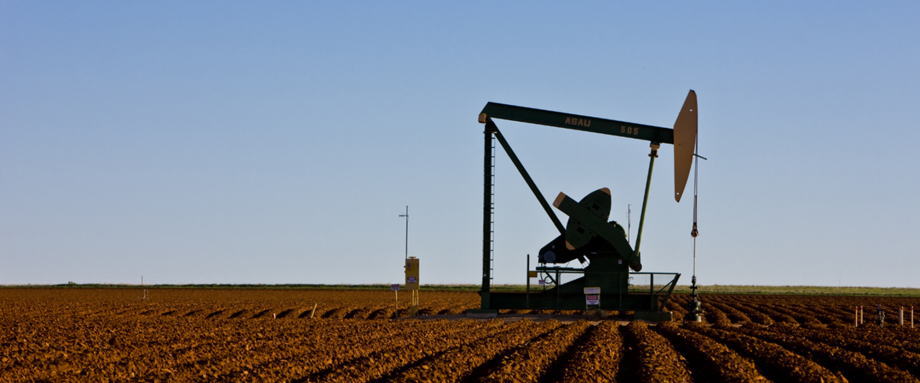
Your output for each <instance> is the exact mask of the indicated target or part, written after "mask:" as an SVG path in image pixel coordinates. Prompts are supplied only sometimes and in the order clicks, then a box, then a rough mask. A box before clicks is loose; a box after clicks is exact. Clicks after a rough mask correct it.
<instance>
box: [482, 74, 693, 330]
mask: <svg viewBox="0 0 920 383" xmlns="http://www.w3.org/2000/svg"><path fill="white" fill-rule="evenodd" d="M691 96H694V94H693V92H692V91H691V94H690V96H688V97H691ZM694 99H695V98H694ZM685 104H686V103H685ZM693 109H694V110H695V108H693ZM683 113H684V112H683V111H682V114H683ZM493 119H502V120H510V121H518V122H525V123H532V124H539V125H546V126H553V127H559V128H565V129H572V130H578V131H584V132H592V133H599V134H606V135H611V136H618V137H627V138H633V139H639V140H645V141H650V142H651V147H652V151H651V153H650V154H649V157H650V159H649V169H648V175H647V177H646V185H645V194H644V197H643V201H642V212H641V217H640V221H639V231H638V233H637V239H636V247H635V250H634V249H633V248H632V247H630V245H629V241H628V240H627V238H626V232H625V230H624V229H623V227H622V226H620V225H619V224H617V223H616V222H608V221H607V220H608V218H609V215H610V206H611V201H610V191H609V189H607V188H602V189H599V190H597V191H595V192H593V193H591V194H589V195H588V196H586V197H585V198H583V199H582V200H581V201H578V202H576V201H575V200H573V199H572V198H570V197H568V196H566V195H565V194H564V193H559V196H558V197H557V198H556V200H555V201H554V203H553V205H554V206H555V207H556V208H557V209H559V210H560V211H562V212H563V213H565V214H567V215H568V216H569V220H568V222H567V224H566V225H565V226H564V227H563V226H562V224H561V222H560V221H559V219H558V217H557V216H556V215H555V213H554V212H553V211H552V209H551V208H550V207H549V204H547V202H546V200H545V198H544V197H543V195H542V193H541V192H540V190H539V188H538V187H537V185H536V183H535V182H534V181H533V179H532V178H531V177H530V175H529V173H528V172H527V170H526V169H525V168H524V165H523V164H522V163H521V161H520V159H519V158H518V157H517V155H516V154H515V153H514V151H513V150H512V149H511V146H510V144H509V143H508V142H507V140H506V139H505V137H504V136H503V135H502V134H501V132H500V131H499V130H498V127H497V126H496V125H495V123H494V122H493ZM679 119H680V117H679ZM479 122H480V123H483V124H485V125H486V128H485V135H486V141H485V152H486V153H485V161H484V168H485V178H484V184H485V186H484V189H483V192H484V198H483V202H484V204H483V205H484V206H483V255H482V257H483V284H482V286H483V287H482V289H481V290H480V294H481V299H482V301H481V310H479V311H480V312H483V313H494V312H496V310H498V309H527V308H530V309H556V310H583V309H585V308H586V307H585V305H586V302H585V291H584V289H585V288H586V287H591V288H599V289H600V291H601V293H600V294H599V295H600V298H601V300H600V308H601V309H606V310H618V311H620V312H621V313H622V312H624V311H627V312H634V313H635V318H637V319H646V320H652V321H663V320H670V318H671V315H670V313H669V312H666V311H663V308H664V305H665V303H666V302H667V300H668V299H669V297H670V294H671V292H672V291H673V289H674V286H675V285H676V283H677V280H678V278H680V274H679V273H642V272H639V273H630V269H633V270H635V271H639V270H641V269H642V262H641V257H640V254H639V245H640V244H641V238H642V230H643V227H644V223H645V213H646V208H647V203H648V198H649V191H650V187H651V178H652V170H653V169H654V164H655V158H656V157H657V150H658V148H659V146H660V144H663V143H664V144H673V143H674V138H675V134H674V130H672V129H669V128H663V127H658V126H652V125H645V124H637V123H632V122H625V121H617V120H610V119H605V118H597V117H590V116H585V115H579V114H570V113H561V112H554V111H549V110H543V109H536V108H527V107H521V106H514V105H507V104H500V103H494V102H490V103H487V104H486V106H485V107H484V108H483V109H482V112H481V113H480V114H479ZM693 130H694V131H693V136H692V138H693V139H694V140H695V129H693ZM493 138H495V139H497V140H498V141H499V144H501V146H502V148H503V149H504V151H505V152H506V153H507V154H508V156H509V157H510V158H511V161H512V163H513V164H514V166H515V168H516V169H517V170H518V172H519V173H520V174H521V176H522V177H523V178H524V181H525V182H526V183H527V186H528V187H529V188H530V190H531V192H533V194H534V196H535V197H536V198H537V200H538V201H539V202H540V205H541V207H543V209H544V210H545V211H546V213H547V215H548V216H549V217H550V220H552V221H553V224H554V226H556V228H557V229H558V230H559V231H560V235H559V237H557V238H556V239H554V240H552V241H550V243H548V244H547V245H546V246H544V247H543V248H542V249H540V253H539V257H538V258H539V260H540V262H541V265H543V266H539V267H537V268H536V270H537V271H539V272H540V273H541V274H542V275H543V276H544V278H545V279H546V280H549V281H551V283H552V285H553V287H551V288H549V289H543V290H542V291H533V290H532V289H530V287H529V280H528V289H527V292H524V293H519V292H492V291H490V279H491V278H490V277H491V275H490V274H491V264H490V262H491V250H492V247H491V239H492V222H491V217H492V204H493V203H492V184H491V178H492V169H493V167H494V164H493V158H492V156H491V148H492V145H493V144H492V143H493V141H492V139H493ZM675 185H676V184H675ZM678 186H679V185H678ZM676 188H677V186H676ZM675 190H676V189H675ZM576 258H577V259H579V260H582V261H583V260H584V258H587V259H589V260H590V263H589V264H588V265H587V266H586V267H585V268H583V269H576V268H568V267H555V266H549V267H547V266H545V265H546V264H547V263H551V264H560V263H565V262H568V261H571V260H573V259H576ZM528 265H529V259H528ZM528 270H529V266H528ZM565 274H580V275H581V277H579V278H576V279H574V280H571V281H569V282H566V283H563V282H562V279H561V278H562V276H563V275H565ZM662 274H664V275H668V276H672V277H673V278H672V279H671V280H670V281H669V282H667V283H666V284H664V285H663V287H661V288H660V289H658V290H656V286H655V284H654V283H655V282H654V281H655V276H656V275H662ZM637 275H648V277H649V284H648V286H647V288H645V289H644V290H642V291H638V292H637V291H634V290H632V289H631V286H632V285H631V282H630V281H631V278H632V277H634V276H637ZM659 281H661V279H660V278H659ZM591 294H594V293H593V292H592V293H591ZM592 302H593V301H592Z"/></svg>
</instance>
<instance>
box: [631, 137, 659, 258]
mask: <svg viewBox="0 0 920 383" xmlns="http://www.w3.org/2000/svg"><path fill="white" fill-rule="evenodd" d="M651 147H652V150H651V151H650V152H649V154H648V157H649V160H648V175H647V176H646V177H645V195H644V196H643V197H642V213H641V214H640V215H639V231H637V232H636V257H641V253H639V246H640V245H642V228H644V227H645V208H646V207H648V192H649V189H651V188H652V170H653V169H654V168H655V159H656V158H658V144H657V143H654V142H653V143H652V145H651Z"/></svg>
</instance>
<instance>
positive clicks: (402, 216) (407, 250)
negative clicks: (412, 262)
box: [399, 205, 409, 259]
mask: <svg viewBox="0 0 920 383" xmlns="http://www.w3.org/2000/svg"><path fill="white" fill-rule="evenodd" d="M399 217H400V218H405V219H406V259H409V205H406V214H400V215H399Z"/></svg>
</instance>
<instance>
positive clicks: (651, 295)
mask: <svg viewBox="0 0 920 383" xmlns="http://www.w3.org/2000/svg"><path fill="white" fill-rule="evenodd" d="M648 300H649V306H650V307H649V309H651V310H654V309H655V274H649V275H648Z"/></svg>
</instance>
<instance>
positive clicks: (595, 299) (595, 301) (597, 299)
mask: <svg viewBox="0 0 920 383" xmlns="http://www.w3.org/2000/svg"><path fill="white" fill-rule="evenodd" d="M585 304H586V305H588V307H591V306H600V305H601V296H600V295H595V294H590V295H585Z"/></svg>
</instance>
